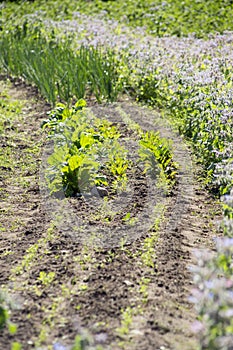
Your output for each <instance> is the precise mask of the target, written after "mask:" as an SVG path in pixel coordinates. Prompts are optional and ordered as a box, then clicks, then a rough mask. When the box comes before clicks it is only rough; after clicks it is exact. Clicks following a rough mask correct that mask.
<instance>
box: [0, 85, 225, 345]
mask: <svg viewBox="0 0 233 350" xmlns="http://www.w3.org/2000/svg"><path fill="white" fill-rule="evenodd" d="M1 84H2V88H1V90H2V89H3V83H1ZM8 93H9V94H10V96H11V98H12V99H21V100H25V105H24V107H23V110H22V116H21V117H20V118H21V119H20V122H19V120H15V121H14V123H15V127H11V129H10V130H5V132H4V135H3V136H1V138H2V140H1V144H2V147H3V148H4V147H8V148H9V151H10V152H11V157H12V162H14V163H15V165H14V166H12V167H10V168H6V167H1V168H0V180H1V196H2V200H1V212H0V220H1V227H4V229H3V230H1V231H0V254H1V269H0V280H1V287H2V288H3V289H4V290H6V292H7V293H8V294H9V295H10V296H11V298H12V300H13V301H14V304H15V306H14V307H13V309H12V311H11V321H12V322H14V323H16V324H17V326H18V329H17V332H16V334H14V335H10V334H9V332H8V330H7V329H6V328H5V329H4V330H3V332H2V334H1V336H0V349H4V350H8V349H9V350H10V349H11V343H12V342H13V341H18V342H20V343H21V344H22V349H24V350H30V349H36V348H40V349H50V348H54V349H55V350H56V347H57V348H58V345H60V348H61V349H64V347H65V348H66V349H69V347H70V346H71V345H72V344H73V342H74V338H75V336H76V335H77V334H83V337H84V336H85V334H86V332H88V335H86V337H87V338H88V337H89V342H90V343H93V344H101V346H102V347H103V349H110V350H112V349H130V350H132V349H138V350H139V349H145V350H157V349H161V350H162V349H177V350H181V349H182V350H183V349H184V350H185V349H187V350H191V349H197V340H196V337H195V335H194V334H193V333H192V331H191V324H192V322H193V321H194V320H195V317H196V315H195V310H194V308H193V305H191V304H190V303H189V301H188V297H189V294H190V290H191V288H192V276H191V274H190V273H189V269H188V267H189V266H190V265H191V264H193V263H195V259H194V257H193V253H192V252H193V249H197V248H198V249H202V248H203V249H204V248H210V249H212V248H213V244H212V240H213V237H214V236H215V235H216V234H218V233H216V229H217V222H218V219H220V218H219V214H218V213H219V212H220V210H219V207H218V205H217V204H216V203H215V201H214V199H213V198H211V196H210V195H209V194H208V193H207V192H206V191H205V190H204V189H203V188H202V186H201V184H200V183H199V182H198V181H197V177H198V170H197V169H198V167H197V165H196V163H195V162H194V161H193V159H192V156H191V154H190V151H189V149H188V148H187V146H186V145H185V143H184V141H183V140H182V138H180V136H179V135H178V134H176V132H174V131H172V129H171V128H170V127H169V125H168V124H167V122H166V121H164V120H162V119H161V117H160V115H159V113H157V112H153V111H152V110H149V109H146V108H143V107H140V106H138V105H136V104H133V103H131V102H129V101H123V102H119V103H117V104H112V105H102V106H99V105H95V104H94V105H92V106H91V107H90V109H91V111H92V113H94V114H95V115H96V116H98V117H105V118H108V119H109V120H110V121H112V122H114V123H121V127H122V128H123V129H124V127H125V142H128V141H127V140H130V137H131V134H130V132H129V127H127V126H125V124H127V123H126V119H127V118H128V119H127V120H128V123H129V119H130V120H131V121H134V122H136V123H138V124H139V125H140V126H141V128H142V129H143V130H145V131H146V130H155V131H159V132H160V134H161V136H162V137H165V138H168V139H170V140H172V142H173V146H172V147H173V152H174V160H175V161H176V162H177V163H178V164H179V170H178V175H177V183H176V185H175V187H174V189H173V190H172V192H171V193H170V195H165V194H163V192H161V191H160V192H159V193H158V192H156V191H155V192H153V190H152V191H151V190H150V188H151V187H148V183H147V180H146V179H145V177H144V175H143V174H142V173H140V169H137V170H134V171H133V172H132V173H131V174H130V175H131V177H132V179H131V186H132V192H133V194H132V195H131V197H129V199H130V201H131V202H129V203H128V202H127V203H126V204H127V205H125V203H123V204H124V205H122V208H123V209H122V212H121V214H120V215H118V216H116V218H115V221H114V222H113V223H111V221H110V222H108V220H106V218H107V216H108V208H107V209H106V208H105V207H104V208H103V211H104V210H106V212H101V213H97V214H96V213H94V214H93V203H94V202H92V200H90V199H89V200H88V201H85V200H84V199H80V198H77V199H74V198H73V199H71V200H70V201H69V202H68V205H69V208H71V213H75V215H78V216H77V217H79V218H80V217H81V218H82V220H83V221H84V222H85V225H86V223H88V225H86V226H85V228H86V231H85V230H81V229H80V232H79V234H74V232H73V231H72V228H71V227H70V226H68V228H67V227H65V226H64V222H63V221H62V220H63V218H62V217H57V216H56V215H55V214H57V213H55V212H54V213H53V212H51V211H52V209H51V208H53V207H51V206H49V205H46V203H45V198H44V197H43V195H42V193H41V191H40V171H41V161H42V160H43V147H44V144H45V137H44V136H43V134H42V132H41V130H40V124H41V121H42V120H43V119H44V118H46V112H47V111H48V110H49V106H48V105H46V104H45V103H44V102H43V101H42V100H40V99H39V98H37V94H36V91H34V90H33V89H32V88H31V87H27V86H25V85H24V84H19V83H18V85H15V86H14V87H13V86H12V87H10V88H9V90H8ZM126 117H127V118H126ZM32 145H34V146H35V145H38V152H34V153H33V157H29V156H28V155H29V154H31V152H30V150H31V149H32ZM128 145H129V147H130V142H129V143H128ZM133 152H134V150H133V149H132V153H133ZM22 164H23V166H22ZM32 165H33V166H32ZM161 193H162V194H161ZM156 196H158V197H157V201H156V200H155V202H154V197H156ZM151 203H156V204H157V208H160V209H158V217H161V219H160V220H159V221H158V220H157V221H156V220H154V219H153V220H152V222H153V224H152V225H151V227H150V229H148V224H147V223H148V222H151V221H150V220H151V217H150V215H151V211H150V209H151ZM58 204H59V206H60V207H61V209H62V210H60V214H59V215H60V216H62V215H61V213H62V211H63V210H64V211H65V210H66V208H67V207H66V204H65V206H64V207H63V204H62V201H61V202H60V203H58ZM160 204H161V206H159V205H160ZM129 207H130V208H131V209H130V211H131V212H133V215H134V216H135V217H137V215H141V213H143V215H144V216H139V217H140V219H141V221H143V220H142V218H144V220H145V223H144V222H139V223H138V225H137V224H135V225H131V227H130V226H126V228H127V229H129V233H130V239H126V238H125V239H124V240H123V241H122V240H121V238H122V237H120V232H121V231H122V230H123V227H124V224H122V218H123V217H124V215H126V214H127V213H128V211H129ZM133 208H134V209H133ZM147 212H148V213H149V214H148V215H146V213H147ZM55 216H56V217H55ZM64 216H65V212H64ZM158 217H157V219H158ZM149 219H150V220H149ZM59 220H60V221H59ZM155 221H156V222H155ZM72 222H73V221H72ZM61 223H62V224H61ZM121 225H122V226H121ZM115 226H117V227H118V230H117V231H114V227H115ZM93 227H94V228H95V229H98V228H99V230H100V231H101V230H102V231H103V232H104V234H106V232H110V233H109V234H111V232H112V237H113V238H112V239H109V240H108V239H107V240H106V237H105V240H104V242H107V244H106V243H103V242H102V243H103V244H97V243H96V242H95V237H94V238H93V237H91V232H92V230H93ZM106 227H108V230H105V228H106ZM119 227H120V229H119ZM121 227H122V230H121ZM143 228H144V229H145V230H143ZM126 231H127V230H126ZM114 232H117V233H116V234H115V233H114ZM92 238H93V239H92ZM62 345H63V346H64V347H63V346H62Z"/></svg>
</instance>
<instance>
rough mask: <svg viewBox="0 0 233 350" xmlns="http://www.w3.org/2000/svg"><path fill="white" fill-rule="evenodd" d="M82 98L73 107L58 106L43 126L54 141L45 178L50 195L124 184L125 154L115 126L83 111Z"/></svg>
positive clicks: (126, 162) (117, 186)
mask: <svg viewBox="0 0 233 350" xmlns="http://www.w3.org/2000/svg"><path fill="white" fill-rule="evenodd" d="M85 106H86V102H85V101H84V100H83V99H81V100H79V101H78V102H77V103H76V104H75V105H74V106H73V107H71V108H69V107H67V106H65V105H64V104H61V103H59V104H57V106H56V107H55V109H53V110H52V111H51V112H50V115H49V119H48V120H45V121H44V122H43V124H42V128H43V129H47V130H48V136H49V138H50V140H51V141H52V142H53V151H52V153H51V154H50V155H49V157H48V159H47V162H48V167H47V169H46V179H47V183H48V187H49V191H50V194H55V195H58V194H59V193H64V194H65V195H66V196H67V197H70V196H76V195H80V194H82V193H89V192H91V190H92V188H93V187H94V186H104V187H105V188H108V189H110V187H111V189H113V190H114V189H116V188H121V187H124V185H125V183H126V181H127V169H128V167H129V166H130V164H129V161H128V160H127V153H126V152H127V151H126V150H125V149H124V147H122V146H121V145H120V143H119V141H118V139H119V137H120V136H121V134H120V132H119V130H118V129H117V127H116V126H115V125H112V124H111V123H110V122H109V121H107V120H106V119H99V118H96V117H95V116H93V115H90V113H87V112H86V110H85Z"/></svg>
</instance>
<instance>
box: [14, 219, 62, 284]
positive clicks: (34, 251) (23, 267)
mask: <svg viewBox="0 0 233 350" xmlns="http://www.w3.org/2000/svg"><path fill="white" fill-rule="evenodd" d="M54 228H55V226H54V225H53V223H51V226H50V227H49V228H48V229H47V232H46V235H45V237H43V238H40V239H39V240H38V241H37V242H36V243H34V244H33V245H31V246H30V247H29V248H28V249H27V251H26V254H25V255H24V256H23V259H22V261H21V263H20V264H19V265H18V266H16V267H14V268H13V269H11V277H10V279H11V280H12V281H14V280H15V279H16V276H17V275H22V274H23V273H24V272H28V271H29V270H30V267H31V266H32V264H33V262H34V261H35V259H38V258H39V252H40V251H43V254H44V253H45V251H46V245H47V243H48V242H49V241H51V240H53V239H54V238H55V237H56V236H55V231H54Z"/></svg>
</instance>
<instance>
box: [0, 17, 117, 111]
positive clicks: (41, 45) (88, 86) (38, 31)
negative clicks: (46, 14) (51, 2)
mask: <svg viewBox="0 0 233 350" xmlns="http://www.w3.org/2000/svg"><path fill="white" fill-rule="evenodd" d="M28 27H29V25H28V23H27V21H26V22H25V23H24V24H23V25H22V26H16V27H12V30H11V31H10V32H8V31H6V32H5V33H4V35H2V36H1V38H0V47H1V56H0V69H2V70H3V71H5V72H7V73H8V74H11V75H13V76H16V77H22V78H23V79H25V80H26V81H28V82H29V83H33V84H35V85H36V86H37V87H38V89H39V91H40V92H41V94H42V95H43V96H44V97H45V98H46V99H47V100H48V101H49V102H51V103H52V104H53V105H55V103H56V102H57V100H60V101H65V102H69V101H71V100H73V99H80V98H82V97H84V96H85V95H86V94H87V95H89V96H90V95H94V96H95V97H96V99H97V100H98V102H100V101H102V100H110V101H114V100H115V99H116V98H117V95H118V93H119V91H120V89H121V85H122V82H121V80H120V78H119V74H118V69H117V66H118V62H117V60H116V58H115V56H114V54H113V52H111V51H110V50H106V51H103V50H102V49H101V48H99V47H97V48H94V47H85V46H81V47H80V48H79V49H78V50H74V49H73V48H72V45H71V42H69V41H68V40H66V41H65V42H64V41H59V40H56V39H55V38H54V37H53V35H52V33H50V35H47V34H46V33H45V29H43V25H42V24H41V28H39V27H38V26H35V27H33V28H31V29H30V31H29V29H28Z"/></svg>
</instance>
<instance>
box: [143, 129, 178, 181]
mask: <svg viewBox="0 0 233 350" xmlns="http://www.w3.org/2000/svg"><path fill="white" fill-rule="evenodd" d="M140 145H141V148H140V151H139V155H140V157H141V159H142V160H143V161H144V163H145V171H146V172H148V173H149V174H150V175H151V176H152V177H156V171H157V168H158V166H159V167H160V168H161V171H162V172H163V173H164V174H165V176H166V178H167V180H169V181H171V182H172V183H173V182H174V180H175V175H176V173H177V164H176V163H174V161H173V159H172V152H171V147H170V145H169V143H168V141H167V140H166V139H163V138H161V137H160V136H159V133H158V132H157V133H155V132H153V131H150V132H146V133H144V134H143V136H142V139H141V141H140Z"/></svg>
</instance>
